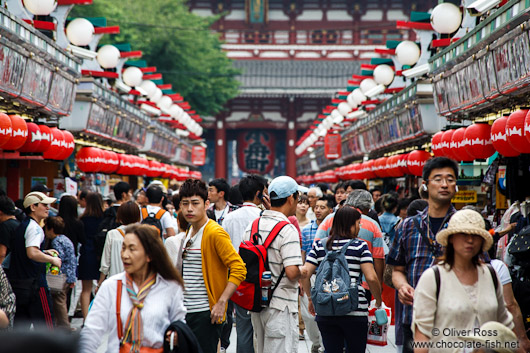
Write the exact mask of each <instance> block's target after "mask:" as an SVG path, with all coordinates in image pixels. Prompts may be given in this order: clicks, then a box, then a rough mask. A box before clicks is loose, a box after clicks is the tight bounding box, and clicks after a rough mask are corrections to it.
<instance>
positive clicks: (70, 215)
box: [59, 195, 79, 223]
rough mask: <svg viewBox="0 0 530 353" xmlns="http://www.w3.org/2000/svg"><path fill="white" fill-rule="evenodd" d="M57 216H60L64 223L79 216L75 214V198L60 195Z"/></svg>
mask: <svg viewBox="0 0 530 353" xmlns="http://www.w3.org/2000/svg"><path fill="white" fill-rule="evenodd" d="M59 216H61V217H62V218H63V219H64V221H65V222H66V223H68V222H72V221H75V220H77V219H78V218H79V215H78V214H77V199H76V198H75V197H73V196H70V195H66V196H63V197H61V200H60V201H59Z"/></svg>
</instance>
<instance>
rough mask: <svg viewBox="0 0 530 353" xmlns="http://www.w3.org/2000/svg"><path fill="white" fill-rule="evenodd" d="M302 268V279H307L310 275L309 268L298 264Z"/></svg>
mask: <svg viewBox="0 0 530 353" xmlns="http://www.w3.org/2000/svg"><path fill="white" fill-rule="evenodd" d="M298 268H299V269H300V279H306V278H307V276H308V275H309V270H308V269H307V268H306V267H305V266H298Z"/></svg>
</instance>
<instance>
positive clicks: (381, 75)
mask: <svg viewBox="0 0 530 353" xmlns="http://www.w3.org/2000/svg"><path fill="white" fill-rule="evenodd" d="M374 81H375V82H376V83H379V84H381V85H385V86H388V85H389V84H391V83H392V81H394V70H392V68H391V67H390V66H388V65H385V64H382V65H377V67H376V68H375V69H374Z"/></svg>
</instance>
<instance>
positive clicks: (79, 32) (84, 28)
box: [66, 18, 95, 47]
mask: <svg viewBox="0 0 530 353" xmlns="http://www.w3.org/2000/svg"><path fill="white" fill-rule="evenodd" d="M94 32H95V29H94V25H93V24H92V23H91V22H90V21H89V20H87V19H86V18H76V19H75V20H73V21H71V22H70V23H69V24H68V26H66V37H67V38H68V40H69V41H70V43H72V44H73V45H77V46H78V47H83V46H85V45H89V44H90V42H92V39H93V38H94Z"/></svg>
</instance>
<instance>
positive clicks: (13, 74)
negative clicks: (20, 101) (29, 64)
mask: <svg viewBox="0 0 530 353" xmlns="http://www.w3.org/2000/svg"><path fill="white" fill-rule="evenodd" d="M26 61H27V58H26V57H25V56H24V55H22V54H20V53H19V52H17V51H15V50H13V49H12V48H9V47H6V46H4V45H3V44H0V75H1V76H0V90H1V91H4V92H7V93H9V94H10V95H12V96H18V95H19V94H20V92H21V91H22V82H23V79H24V70H25V68H26Z"/></svg>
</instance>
